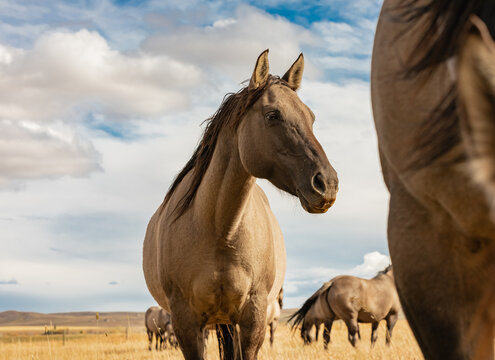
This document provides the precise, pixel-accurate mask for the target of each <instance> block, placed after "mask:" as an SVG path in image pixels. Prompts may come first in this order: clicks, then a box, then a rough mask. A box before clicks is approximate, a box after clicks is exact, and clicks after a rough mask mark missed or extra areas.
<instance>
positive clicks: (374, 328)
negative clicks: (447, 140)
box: [371, 322, 379, 347]
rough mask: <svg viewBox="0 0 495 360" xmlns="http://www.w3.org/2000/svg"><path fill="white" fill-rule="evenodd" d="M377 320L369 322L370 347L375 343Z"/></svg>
mask: <svg viewBox="0 0 495 360" xmlns="http://www.w3.org/2000/svg"><path fill="white" fill-rule="evenodd" d="M378 324H379V323H378V322H374V323H371V347H373V346H374V345H375V342H376V339H377V338H378V332H377V331H376V329H378Z"/></svg>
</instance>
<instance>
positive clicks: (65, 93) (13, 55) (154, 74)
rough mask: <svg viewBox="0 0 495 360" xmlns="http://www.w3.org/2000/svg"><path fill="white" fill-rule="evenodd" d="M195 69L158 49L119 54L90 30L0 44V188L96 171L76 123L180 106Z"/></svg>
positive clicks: (192, 83)
mask: <svg viewBox="0 0 495 360" xmlns="http://www.w3.org/2000/svg"><path fill="white" fill-rule="evenodd" d="M200 79H201V72H200V71H199V70H198V69H197V68H196V67H194V66H192V65H187V64H182V63H180V62H177V61H175V60H172V59H170V58H169V57H167V56H165V55H148V54H144V53H134V54H126V53H122V52H119V51H116V50H113V49H111V48H110V47H109V45H108V44H107V42H106V41H105V39H104V38H103V37H101V36H100V35H99V34H98V33H96V32H90V31H87V30H80V31H78V32H75V33H71V32H51V33H46V34H44V35H42V36H41V37H40V38H39V39H38V40H37V42H36V44H35V46H34V48H33V49H31V50H22V49H15V48H12V47H8V46H1V47H0V92H1V93H2V98H1V99H0V128H1V131H0V153H1V154H2V160H0V186H2V185H5V184H8V183H9V181H16V180H26V179H30V178H40V177H54V176H62V175H70V176H81V175H85V174H88V173H90V172H92V171H94V170H96V169H99V160H100V156H99V155H98V154H97V150H95V148H94V147H93V145H92V144H91V142H90V140H89V139H88V138H87V134H85V133H84V132H81V131H80V127H78V123H81V122H83V121H84V120H85V117H86V116H87V115H88V113H95V114H96V116H98V114H99V115H100V117H104V118H110V121H112V120H113V121H119V120H124V121H128V120H132V119H139V118H148V117H157V116H162V115H163V114H165V113H167V112H169V111H171V110H177V109H181V108H184V107H185V106H186V105H187V103H188V96H189V95H188V91H189V90H190V89H192V88H193V87H194V86H195V85H196V84H197V83H198V82H199V81H200Z"/></svg>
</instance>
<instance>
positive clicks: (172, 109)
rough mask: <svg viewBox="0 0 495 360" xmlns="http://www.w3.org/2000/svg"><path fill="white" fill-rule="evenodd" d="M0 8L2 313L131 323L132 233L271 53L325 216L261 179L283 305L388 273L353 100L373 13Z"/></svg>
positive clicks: (137, 240) (146, 301)
mask: <svg viewBox="0 0 495 360" xmlns="http://www.w3.org/2000/svg"><path fill="white" fill-rule="evenodd" d="M40 4H41V3H40V2H38V1H22V0H15V1H13V0H0V94H1V96H0V245H1V250H0V311H3V310H10V309H14V310H23V311H40V312H59V311H79V310H97V311H98V310H99V311H103V310H107V311H113V310H115V311H117V310H119V311H120V310H124V311H125V310H129V311H131V310H132V311H143V310H145V309H146V308H147V307H148V306H150V305H152V304H153V300H152V298H151V296H150V295H149V293H148V291H147V289H146V285H145V283H144V278H143V274H142V270H141V248H142V241H143V237H144V233H145V229H146V225H147V222H148V220H149V218H150V216H151V215H152V214H153V212H154V211H155V209H156V208H157V207H158V206H159V204H160V203H161V201H162V199H163V197H164V195H165V193H166V191H167V188H168V186H169V185H170V183H171V180H172V179H173V177H174V175H175V174H176V173H177V172H178V171H179V170H180V169H181V168H182V166H183V165H184V163H185V162H186V161H187V160H188V159H189V157H190V156H191V155H192V152H193V150H194V147H195V145H196V144H197V142H198V139H199V137H200V135H201V132H202V127H201V126H200V124H201V122H202V121H203V120H204V119H206V118H208V117H209V116H210V115H212V114H213V113H214V112H215V110H216V109H217V107H218V106H219V105H220V102H221V100H222V98H223V96H224V95H225V94H226V93H228V92H235V91H237V90H238V89H239V88H240V87H241V86H242V84H241V83H242V82H243V81H244V80H246V79H248V78H249V77H250V75H251V73H252V70H253V67H254V63H255V60H256V58H257V56H258V55H259V54H260V53H261V52H262V51H263V50H264V49H266V48H269V49H270V54H269V59H270V70H271V73H272V74H275V75H282V74H283V73H284V72H285V71H286V70H287V69H288V67H289V66H290V65H291V64H292V62H293V61H294V60H295V59H296V58H297V56H298V55H299V53H300V52H303V53H304V55H305V62H306V67H305V73H304V78H303V82H302V87H301V89H300V90H299V96H300V97H301V99H302V100H303V101H304V102H305V103H306V104H307V105H308V106H310V107H311V108H312V110H313V112H314V113H315V114H316V118H317V120H316V123H315V134H316V136H317V138H318V139H319V140H320V142H321V143H322V145H323V148H324V149H325V151H326V153H327V155H328V158H329V159H330V162H331V163H332V165H333V166H334V168H335V169H336V170H337V172H338V174H339V179H340V191H339V194H338V198H337V202H336V204H335V205H334V207H332V209H330V211H329V212H327V213H326V214H324V215H311V214H307V213H305V212H304V210H303V209H302V208H301V206H300V205H299V201H298V200H297V199H295V198H292V197H290V196H289V195H286V194H282V193H281V192H280V191H278V190H276V189H275V188H274V187H273V186H272V185H271V184H270V183H268V182H266V181H258V182H259V183H260V184H261V186H262V187H263V188H264V189H265V191H266V193H267V195H268V197H269V200H270V202H271V205H272V209H273V211H274V213H275V215H276V216H277V218H278V219H279V222H280V225H281V227H282V230H283V232H284V236H285V241H286V247H287V256H288V263H287V276H286V282H285V296H286V300H285V304H287V307H295V306H298V305H300V304H301V303H302V301H303V300H304V299H305V298H306V297H308V296H309V295H310V294H311V293H312V292H313V291H314V290H315V289H317V288H318V287H319V286H320V284H321V283H322V282H323V281H326V280H328V279H330V278H331V277H333V276H335V275H337V274H340V273H348V274H355V275H359V276H363V277H370V276H372V275H373V274H374V273H376V271H378V270H380V269H382V268H384V267H385V266H386V265H387V264H388V262H389V258H388V250H387V244H386V236H385V234H386V231H385V229H386V213H387V201H388V194H387V191H386V189H385V187H384V185H383V181H382V178H381V173H380V166H379V162H378V154H377V149H376V148H377V145H376V139H375V133H374V127H373V122H372V118H371V107H370V99H369V67H370V55H371V48H372V41H373V33H374V28H375V24H376V19H377V16H378V12H379V8H380V5H381V0H323V1H309V2H308V1H304V2H300V1H298V0H289V1H279V0H268V1H257V0H253V1H235V0H230V1H211V2H205V1H200V0H180V1H177V0H170V1H158V0H142V1H140V0H120V1H111V0H98V1H97V0H86V1H83V0H81V1H50V2H43V5H40Z"/></svg>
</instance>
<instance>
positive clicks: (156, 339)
mask: <svg viewBox="0 0 495 360" xmlns="http://www.w3.org/2000/svg"><path fill="white" fill-rule="evenodd" d="M159 343H160V335H159V334H158V333H156V334H155V350H156V351H158V344H159Z"/></svg>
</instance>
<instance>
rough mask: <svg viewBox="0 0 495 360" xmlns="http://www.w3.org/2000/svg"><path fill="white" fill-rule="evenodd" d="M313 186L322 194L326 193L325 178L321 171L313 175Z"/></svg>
mask: <svg viewBox="0 0 495 360" xmlns="http://www.w3.org/2000/svg"><path fill="white" fill-rule="evenodd" d="M313 188H314V189H315V190H316V191H318V192H319V193H320V194H322V195H323V194H325V191H326V190H327V187H326V185H325V180H324V178H323V175H322V174H321V173H320V172H319V173H318V174H316V175H315V176H314V177H313Z"/></svg>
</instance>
